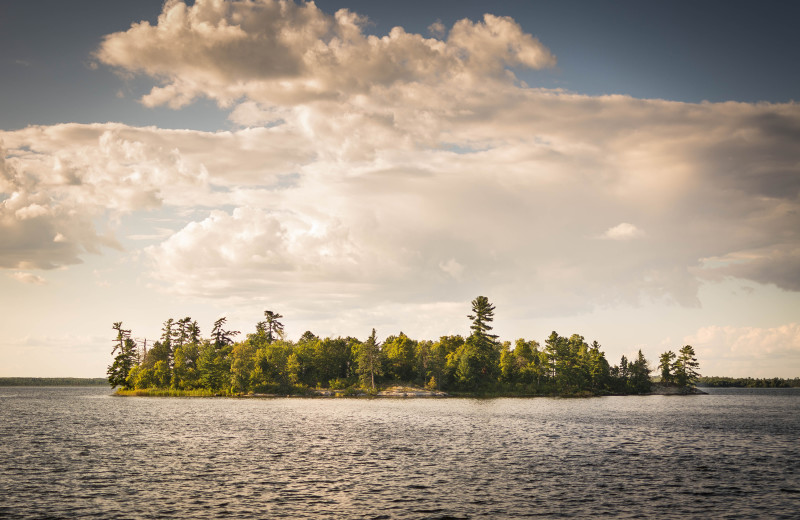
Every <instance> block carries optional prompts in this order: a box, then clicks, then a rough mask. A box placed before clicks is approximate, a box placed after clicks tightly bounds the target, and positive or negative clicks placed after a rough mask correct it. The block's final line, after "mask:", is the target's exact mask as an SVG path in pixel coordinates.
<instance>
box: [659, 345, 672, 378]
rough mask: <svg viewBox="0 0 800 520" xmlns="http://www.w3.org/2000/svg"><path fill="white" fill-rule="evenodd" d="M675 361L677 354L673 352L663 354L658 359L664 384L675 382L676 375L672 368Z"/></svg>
mask: <svg viewBox="0 0 800 520" xmlns="http://www.w3.org/2000/svg"><path fill="white" fill-rule="evenodd" d="M674 361H675V353H674V352H672V351H671V350H668V351H667V352H664V353H663V354H661V357H659V358H658V370H659V371H660V372H661V381H662V382H663V383H672V382H673V381H674V380H675V375H674V374H673V372H672V368H673V365H674Z"/></svg>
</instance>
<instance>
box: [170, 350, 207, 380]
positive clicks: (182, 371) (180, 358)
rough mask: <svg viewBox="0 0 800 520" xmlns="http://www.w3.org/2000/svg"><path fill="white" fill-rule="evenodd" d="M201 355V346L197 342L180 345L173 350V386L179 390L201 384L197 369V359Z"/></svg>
mask: <svg viewBox="0 0 800 520" xmlns="http://www.w3.org/2000/svg"><path fill="white" fill-rule="evenodd" d="M199 357H200V346H199V345H198V344H197V343H195V342H191V343H186V344H184V345H178V346H176V347H175V351H174V352H173V359H174V362H175V364H174V366H173V367H172V386H173V387H174V388H177V389H179V390H191V389H194V388H197V387H198V386H199V385H200V379H199V377H200V374H199V373H198V371H197V360H198V358H199Z"/></svg>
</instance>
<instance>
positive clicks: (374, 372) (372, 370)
mask: <svg viewBox="0 0 800 520" xmlns="http://www.w3.org/2000/svg"><path fill="white" fill-rule="evenodd" d="M357 360H358V375H359V376H360V377H361V384H362V385H363V386H367V383H368V382H369V384H370V388H372V389H373V390H375V376H380V375H381V374H382V369H381V365H382V363H381V348H380V345H379V344H378V341H377V339H376V337H375V329H372V334H370V335H369V338H367V341H365V342H364V343H362V344H361V346H360V347H359V349H358V357H357Z"/></svg>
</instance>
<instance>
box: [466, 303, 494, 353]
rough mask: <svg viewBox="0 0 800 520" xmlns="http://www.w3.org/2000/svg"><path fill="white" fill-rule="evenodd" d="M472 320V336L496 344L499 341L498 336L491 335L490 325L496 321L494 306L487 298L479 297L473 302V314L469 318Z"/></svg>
mask: <svg viewBox="0 0 800 520" xmlns="http://www.w3.org/2000/svg"><path fill="white" fill-rule="evenodd" d="M467 317H468V318H469V319H471V320H472V325H470V327H469V328H470V330H471V331H472V335H474V336H476V337H478V338H480V340H481V341H488V342H490V343H494V342H495V340H496V339H497V334H490V333H489V331H491V330H492V326H491V325H489V324H490V323H491V322H492V321H494V305H492V304H491V303H489V299H488V298H487V297H486V296H478V297H477V298H475V299H474V300H472V314H469V315H468V316H467Z"/></svg>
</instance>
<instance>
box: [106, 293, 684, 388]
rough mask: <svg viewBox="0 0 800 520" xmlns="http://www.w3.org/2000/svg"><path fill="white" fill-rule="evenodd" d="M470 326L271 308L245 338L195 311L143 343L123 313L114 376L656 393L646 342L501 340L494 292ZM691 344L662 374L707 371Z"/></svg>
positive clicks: (188, 384)
mask: <svg viewBox="0 0 800 520" xmlns="http://www.w3.org/2000/svg"><path fill="white" fill-rule="evenodd" d="M471 311H472V312H471V313H470V314H468V315H467V316H468V318H469V320H470V324H469V335H468V336H466V337H464V336H460V335H454V336H442V337H440V338H439V339H438V340H435V341H431V340H416V339H412V338H410V337H409V336H407V335H406V334H404V333H403V332H400V333H399V334H397V335H390V336H388V337H386V339H385V340H384V341H383V342H382V343H381V342H379V341H378V338H377V332H376V330H375V329H372V332H371V333H370V335H369V336H368V337H367V338H366V339H365V340H363V341H361V340H359V339H357V338H355V337H345V338H343V337H336V338H332V337H319V336H317V335H316V334H314V333H313V332H311V331H306V332H304V333H303V335H302V336H301V337H300V339H299V340H298V341H297V342H294V341H291V340H288V339H287V338H286V337H285V333H284V326H283V323H282V322H281V321H280V320H282V319H283V315H281V314H279V313H277V312H274V311H269V310H268V311H264V317H265V320H264V321H260V322H258V323H257V324H256V326H255V330H254V331H253V332H252V333H249V334H246V336H245V338H244V339H242V340H239V341H237V340H236V338H237V336H238V335H239V334H240V333H239V331H232V330H228V329H227V327H226V323H227V320H226V318H224V317H223V318H220V319H218V320H216V321H215V322H214V324H213V326H212V328H211V333H210V335H209V337H207V338H203V337H202V335H201V333H200V328H199V326H198V324H197V322H196V321H194V320H192V319H191V317H188V316H187V317H183V318H180V319H168V320H166V321H165V322H164V324H163V327H162V334H161V337H160V338H159V340H158V341H156V342H155V343H154V344H153V345H152V347H151V348H150V349H149V350H147V349H145V348H144V345H142V348H141V349H139V348H137V344H136V342H134V341H133V340H132V339H131V338H130V334H131V331H130V330H126V329H124V328H123V327H122V322H116V323H114V325H113V327H112V328H113V330H115V331H116V337H115V339H114V341H113V348H112V352H111V354H112V356H114V359H113V362H112V364H111V365H109V367H108V382H109V384H110V385H111V386H112V387H120V388H124V389H147V388H160V389H174V390H176V391H194V390H201V389H202V390H207V391H210V392H215V393H223V394H241V393H249V392H254V393H280V394H289V393H304V392H306V391H308V390H309V389H337V390H348V391H365V392H367V393H371V392H374V391H376V389H378V388H379V387H380V386H386V385H392V384H410V385H416V386H425V387H427V388H430V389H439V390H446V391H448V392H452V393H456V394H458V393H469V394H474V393H479V394H487V393H490V394H497V395H602V394H610V393H614V394H627V393H646V392H648V391H649V390H650V386H651V380H650V372H651V367H650V364H649V362H648V361H647V359H645V357H644V355H643V353H642V351H641V350H640V351H639V352H638V353H637V355H636V356H635V357H633V358H632V359H633V360H632V361H629V360H628V358H627V357H626V356H622V358H621V360H620V362H619V364H618V365H615V366H611V365H610V364H609V362H608V361H607V360H606V357H605V354H604V353H603V351H602V349H601V347H600V344H599V343H598V342H597V341H593V342H592V343H591V344H589V343H588V342H587V341H586V340H585V339H584V337H583V336H581V335H579V334H573V335H571V336H561V335H560V334H558V333H557V332H555V331H553V332H552V333H551V334H550V335H549V336H548V337H547V338H546V340H545V341H544V345H543V346H542V345H540V344H539V342H537V341H535V340H527V339H525V338H518V339H516V340H515V341H514V342H513V343H512V342H510V341H504V342H501V341H499V340H498V336H497V335H495V334H493V333H492V324H493V321H494V317H495V306H494V305H493V304H492V303H490V301H489V299H488V298H487V297H485V296H478V297H477V298H475V299H474V300H472V302H471ZM697 368H698V363H697V359H696V357H695V354H694V350H693V348H692V347H691V346H689V345H686V346H685V347H683V348H681V349H680V351H679V354H678V355H676V354H674V353H671V352H670V353H665V354H662V356H661V358H660V360H659V365H658V369H659V371H660V372H661V376H662V380H664V381H674V384H678V385H683V386H686V387H690V386H692V385H694V384H695V383H696V381H697V378H698V377H699V374H698V372H697Z"/></svg>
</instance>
